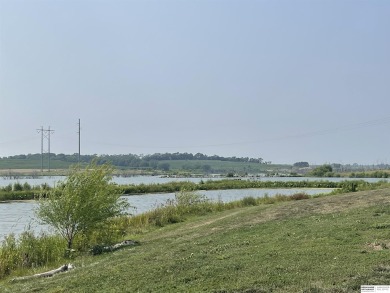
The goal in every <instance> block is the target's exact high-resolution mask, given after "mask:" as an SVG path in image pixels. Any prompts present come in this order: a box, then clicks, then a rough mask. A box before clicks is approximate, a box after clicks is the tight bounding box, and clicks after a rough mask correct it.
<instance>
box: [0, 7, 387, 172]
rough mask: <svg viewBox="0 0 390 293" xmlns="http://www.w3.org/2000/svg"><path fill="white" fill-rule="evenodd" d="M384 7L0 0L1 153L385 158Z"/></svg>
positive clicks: (367, 160)
mask: <svg viewBox="0 0 390 293" xmlns="http://www.w3.org/2000/svg"><path fill="white" fill-rule="evenodd" d="M389 15H390V1H387V0H383V1H379V0H378V1H375V0H366V1H359V0H353V1H352V0H351V1H347V0H334V1H332V0H322V1H321V0H307V1H304V0H284V1H283V0H269V1H266V0H264V1H245V0H236V1H229V0H223V1H222V0H219V1H217V0H208V1H205V0H203V1H202V0H197V1H195V0H186V1H184V0H181V1H179V0H170V1H164V0H156V1H147V0H146V1H145V0H142V1H141V0H139V1H125V0H122V1H118V0H106V1H101V0H100V1H99V0H77V1H70V0H66V1H65V0H63V1H59V0H56V1H55V0H51V1H47V0H46V1H45V0H40V1H35V0H24V1H20V0H0V157H3V156H8V155H15V154H22V153H39V152H40V135H39V134H38V133H37V132H36V129H37V128H40V127H41V126H43V127H45V128H46V127H48V126H50V127H51V128H52V129H54V130H55V133H54V134H53V135H52V138H51V151H52V152H55V153H75V152H77V151H78V137H77V133H76V132H77V122H78V119H79V118H80V119H81V124H82V135H81V138H82V143H81V151H82V153H84V154H94V153H96V154H126V153H135V154H150V153H155V152H191V153H196V152H201V153H205V154H208V155H213V154H217V155H223V156H238V157H242V156H249V157H262V158H263V159H265V160H267V161H272V162H275V163H294V162H297V161H308V162H310V163H316V164H320V163H327V162H329V163H333V162H335V163H343V164H347V163H355V162H356V163H362V164H376V163H390V151H389V150H390V134H389V129H390V113H389V106H390V96H389V93H390V17H389Z"/></svg>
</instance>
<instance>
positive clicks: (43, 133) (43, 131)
mask: <svg viewBox="0 0 390 293" xmlns="http://www.w3.org/2000/svg"><path fill="white" fill-rule="evenodd" d="M37 131H38V133H40V134H41V172H43V140H44V138H46V139H47V142H48V155H49V156H48V159H49V172H50V134H51V133H54V130H52V129H50V126H49V127H48V129H43V126H41V128H40V129H37Z"/></svg>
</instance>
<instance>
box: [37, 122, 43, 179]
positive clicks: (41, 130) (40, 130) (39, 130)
mask: <svg viewBox="0 0 390 293" xmlns="http://www.w3.org/2000/svg"><path fill="white" fill-rule="evenodd" d="M37 131H38V133H40V134H41V172H43V126H41V129H37Z"/></svg>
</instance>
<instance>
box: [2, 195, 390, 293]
mask: <svg viewBox="0 0 390 293" xmlns="http://www.w3.org/2000/svg"><path fill="white" fill-rule="evenodd" d="M128 237H129V238H133V239H137V240H139V241H140V243H141V245H139V246H135V247H131V248H127V249H123V250H119V251H116V252H113V253H106V254H103V255H100V256H94V257H93V256H84V257H81V258H77V259H75V260H73V261H71V262H72V263H74V264H75V266H76V268H75V269H74V270H73V271H70V272H68V273H62V274H60V275H57V276H55V277H53V278H46V279H34V280H28V281H22V282H15V283H12V282H9V280H4V281H2V282H1V283H0V291H1V292H219V293H222V292H280V293H281V292H283V293H285V292H360V285H362V284H390V250H389V249H388V247H390V189H383V190H375V191H364V192H356V193H349V194H343V195H334V196H326V197H320V198H314V199H308V200H300V201H289V202H280V203H276V204H269V205H260V206H255V207H247V208H237V209H233V210H229V211H224V212H219V213H214V214H211V215H207V216H202V217H195V218H192V219H190V220H187V221H186V222H183V223H178V224H173V225H169V226H166V227H163V228H159V229H155V230H152V231H149V232H145V233H144V234H138V235H129V236H128ZM46 269H47V270H48V269H52V268H46ZM43 270H45V269H42V268H41V269H40V272H41V271H43ZM35 272H38V270H36V271H34V273H35ZM13 277H14V276H13ZM10 278H12V276H11V277H10Z"/></svg>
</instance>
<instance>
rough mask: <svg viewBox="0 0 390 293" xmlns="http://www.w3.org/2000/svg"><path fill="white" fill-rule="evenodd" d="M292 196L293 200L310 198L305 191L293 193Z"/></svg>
mask: <svg viewBox="0 0 390 293" xmlns="http://www.w3.org/2000/svg"><path fill="white" fill-rule="evenodd" d="M290 198H291V199H292V200H301V199H309V198H310V196H309V195H307V194H306V193H304V192H299V193H295V194H293V195H290Z"/></svg>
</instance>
